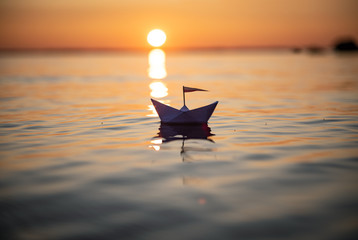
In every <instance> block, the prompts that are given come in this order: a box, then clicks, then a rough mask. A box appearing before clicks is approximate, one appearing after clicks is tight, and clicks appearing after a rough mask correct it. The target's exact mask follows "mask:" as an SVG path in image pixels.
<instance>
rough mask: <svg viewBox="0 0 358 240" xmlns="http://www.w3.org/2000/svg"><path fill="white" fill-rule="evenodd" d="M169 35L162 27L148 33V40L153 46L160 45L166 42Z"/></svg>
mask: <svg viewBox="0 0 358 240" xmlns="http://www.w3.org/2000/svg"><path fill="white" fill-rule="evenodd" d="M166 39H167V36H166V35H165V33H164V32H163V31H162V30H160V29H154V30H152V31H150V32H149V33H148V36H147V41H148V43H149V44H150V45H151V46H153V47H160V46H162V45H163V44H164V43H165V40H166Z"/></svg>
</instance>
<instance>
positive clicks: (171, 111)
mask: <svg viewBox="0 0 358 240" xmlns="http://www.w3.org/2000/svg"><path fill="white" fill-rule="evenodd" d="M151 100H152V103H153V105H154V107H155V110H157V113H158V115H159V118H160V120H161V122H162V123H167V124H168V123H171V124H200V123H207V122H208V120H209V118H210V117H211V115H212V114H213V112H214V110H215V108H216V105H217V104H218V101H216V102H214V103H212V104H210V105H207V106H204V107H200V108H196V109H192V110H189V109H188V108H187V107H186V106H185V105H184V106H183V107H182V108H181V109H180V110H179V109H176V108H173V107H170V106H168V105H165V104H163V103H160V102H158V101H156V100H154V99H151Z"/></svg>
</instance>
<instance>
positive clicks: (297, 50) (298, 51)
mask: <svg viewBox="0 0 358 240" xmlns="http://www.w3.org/2000/svg"><path fill="white" fill-rule="evenodd" d="M291 50H292V52H294V53H300V52H302V49H301V48H298V47H294V48H292V49H291Z"/></svg>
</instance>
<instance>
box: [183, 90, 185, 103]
mask: <svg viewBox="0 0 358 240" xmlns="http://www.w3.org/2000/svg"><path fill="white" fill-rule="evenodd" d="M183 101H184V106H185V92H184V86H183Z"/></svg>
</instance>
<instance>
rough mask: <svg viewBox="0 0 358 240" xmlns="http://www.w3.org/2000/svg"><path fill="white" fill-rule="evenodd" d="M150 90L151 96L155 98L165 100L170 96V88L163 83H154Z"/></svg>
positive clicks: (150, 85)
mask: <svg viewBox="0 0 358 240" xmlns="http://www.w3.org/2000/svg"><path fill="white" fill-rule="evenodd" d="M149 88H150V89H151V90H152V91H151V93H150V96H152V97H154V98H163V97H166V96H167V95H168V88H167V87H166V86H165V85H164V83H162V82H152V83H151V84H149Z"/></svg>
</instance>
